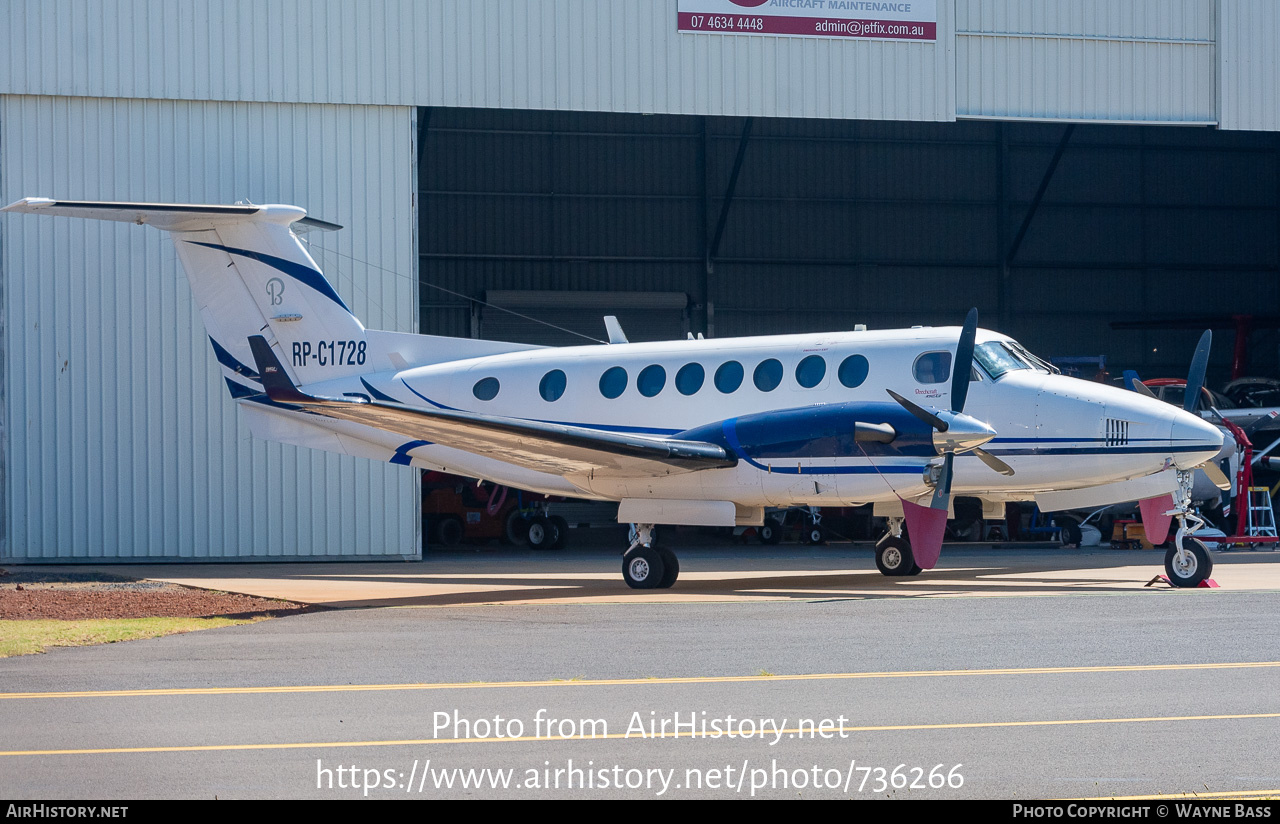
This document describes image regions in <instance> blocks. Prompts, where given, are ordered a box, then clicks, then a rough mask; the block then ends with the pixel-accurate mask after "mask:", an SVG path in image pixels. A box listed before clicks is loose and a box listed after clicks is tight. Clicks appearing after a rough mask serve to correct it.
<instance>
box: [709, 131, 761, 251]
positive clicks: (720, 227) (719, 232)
mask: <svg viewBox="0 0 1280 824" xmlns="http://www.w3.org/2000/svg"><path fill="white" fill-rule="evenodd" d="M753 122H754V118H751V117H748V118H747V119H746V120H744V121H743V122H742V134H741V136H740V137H739V138H738V153H737V155H735V156H734V158H733V170H732V171H731V172H730V173H729V184H728V185H727V186H726V187H725V190H724V199H723V200H721V201H720V217H719V218H718V219H717V220H716V230H715V232H714V234H712V236H711V243H710V245H708V246H707V258H706V269H707V274H714V273H715V270H716V269H715V266H716V254H717V253H718V252H719V251H720V239H721V238H722V237H724V224H725V221H727V220H728V219H729V207H730V206H732V205H733V193H734V191H735V190H737V188H738V173H739V172H741V171H742V159H743V157H745V156H746V154H747V141H748V140H750V139H751V125H752V123H753Z"/></svg>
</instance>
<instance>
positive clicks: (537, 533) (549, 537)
mask: <svg viewBox="0 0 1280 824" xmlns="http://www.w3.org/2000/svg"><path fill="white" fill-rule="evenodd" d="M559 537H560V530H558V529H556V525H555V524H554V523H553V522H552V521H551V520H549V519H547V518H534V519H533V520H532V521H530V522H529V536H528V538H526V539H525V540H526V542H527V543H528V544H529V547H530V548H531V549H551V548H552V547H553V546H554V545H555V542H556V541H557V540H558V539H559Z"/></svg>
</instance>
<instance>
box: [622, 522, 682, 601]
mask: <svg viewBox="0 0 1280 824" xmlns="http://www.w3.org/2000/svg"><path fill="white" fill-rule="evenodd" d="M657 531H658V530H657V527H656V526H655V525H654V524H632V526H631V547H630V548H629V549H628V550H627V551H626V552H625V553H623V555H622V579H623V580H624V581H626V582H627V586H629V587H631V588H632V589H669V588H670V587H671V585H672V584H674V583H675V582H676V578H678V577H680V561H679V560H678V559H677V558H676V554H675V553H674V552H672V551H671V550H669V549H667V548H666V547H663V546H657V545H656V543H657V541H656V538H657Z"/></svg>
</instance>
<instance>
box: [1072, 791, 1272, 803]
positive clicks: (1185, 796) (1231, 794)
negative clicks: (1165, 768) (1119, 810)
mask: <svg viewBox="0 0 1280 824" xmlns="http://www.w3.org/2000/svg"><path fill="white" fill-rule="evenodd" d="M1266 797H1270V798H1280V790H1224V791H1222V792H1202V793H1198V792H1185V793H1165V794H1163V795H1100V796H1098V797H1096V798H1080V799H1076V800H1078V801H1166V800H1169V799H1173V800H1182V801H1195V800H1197V799H1208V798H1257V799H1262V798H1266Z"/></svg>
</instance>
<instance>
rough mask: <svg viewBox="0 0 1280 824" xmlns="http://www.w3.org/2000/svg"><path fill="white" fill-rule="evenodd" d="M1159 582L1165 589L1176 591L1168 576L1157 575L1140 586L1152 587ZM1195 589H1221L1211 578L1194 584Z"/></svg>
mask: <svg viewBox="0 0 1280 824" xmlns="http://www.w3.org/2000/svg"><path fill="white" fill-rule="evenodd" d="M1161 582H1163V583H1164V585H1165V586H1167V587H1172V588H1174V589H1177V587H1174V586H1173V582H1172V581H1170V580H1169V576H1167V575H1157V576H1156V577H1154V578H1152V579H1151V580H1150V581H1147V582H1146V583H1145V584H1143V585H1142V586H1143V587H1153V586H1155V585H1156V584H1159V583H1161ZM1196 588H1197V589H1221V587H1220V586H1219V585H1218V582H1217V581H1215V580H1213V579H1212V578H1205V579H1204V580H1203V581H1201V582H1200V583H1198V584H1196Z"/></svg>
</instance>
